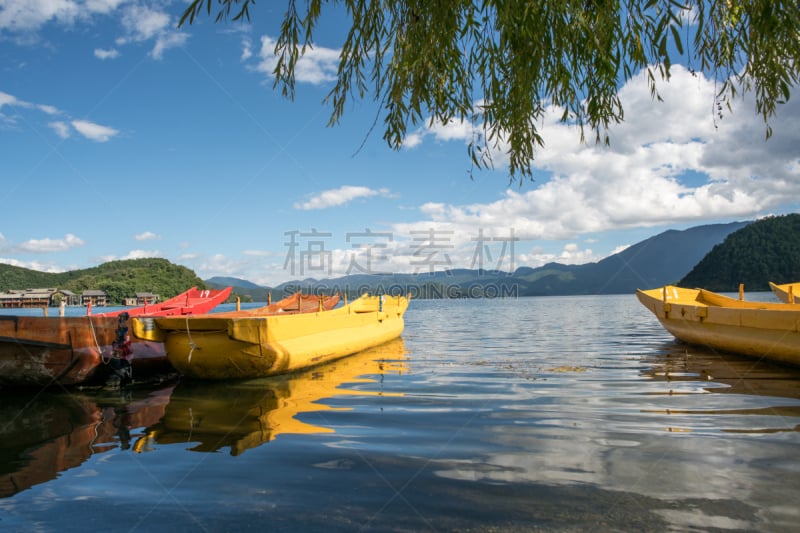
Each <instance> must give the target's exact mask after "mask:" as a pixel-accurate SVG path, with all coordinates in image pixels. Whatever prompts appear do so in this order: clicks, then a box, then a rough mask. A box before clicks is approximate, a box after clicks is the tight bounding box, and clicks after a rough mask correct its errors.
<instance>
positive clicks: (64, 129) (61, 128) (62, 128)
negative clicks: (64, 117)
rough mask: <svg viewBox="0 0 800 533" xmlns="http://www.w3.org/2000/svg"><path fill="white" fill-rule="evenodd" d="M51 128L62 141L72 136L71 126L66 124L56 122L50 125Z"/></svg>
mask: <svg viewBox="0 0 800 533" xmlns="http://www.w3.org/2000/svg"><path fill="white" fill-rule="evenodd" d="M49 126H50V128H52V130H53V131H55V132H56V135H58V136H59V137H61V138H62V139H68V138H69V136H70V129H69V125H68V124H67V123H66V122H62V121H60V120H59V121H56V122H51V123H50V124H49Z"/></svg>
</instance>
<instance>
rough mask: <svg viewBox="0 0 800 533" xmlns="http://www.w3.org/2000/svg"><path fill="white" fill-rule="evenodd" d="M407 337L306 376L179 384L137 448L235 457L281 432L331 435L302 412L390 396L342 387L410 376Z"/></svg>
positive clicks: (328, 429)
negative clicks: (337, 400) (347, 397)
mask: <svg viewBox="0 0 800 533" xmlns="http://www.w3.org/2000/svg"><path fill="white" fill-rule="evenodd" d="M405 362H406V350H405V345H404V344H403V339H402V338H398V339H395V340H393V341H390V342H388V343H386V344H382V345H380V346H376V347H374V348H370V349H368V350H364V351H362V352H359V353H357V354H354V355H352V356H350V357H345V358H343V359H338V360H336V361H333V362H331V363H328V364H324V365H320V366H317V367H314V368H310V369H308V370H305V371H303V372H298V373H295V374H287V375H281V376H273V377H267V378H259V379H252V380H247V381H237V382H201V381H188V382H182V383H180V384H179V385H178V386H177V387H176V388H175V390H174V391H173V392H172V395H171V397H170V401H169V404H168V405H167V408H166V412H165V414H164V417H163V418H162V419H161V421H160V422H159V423H158V424H156V425H155V426H153V427H151V428H149V430H148V432H147V435H146V436H145V437H142V438H140V439H139V440H138V441H137V442H136V443H135V445H134V449H135V450H136V451H148V450H149V449H151V448H153V446H154V445H156V444H176V443H182V442H185V443H191V444H193V445H194V446H193V447H192V448H190V449H191V450H193V451H201V452H214V451H217V450H219V449H221V448H225V447H229V448H230V453H231V455H239V454H241V453H243V452H244V451H245V450H248V449H250V448H255V447H256V446H259V445H261V444H263V443H265V442H269V441H271V440H273V439H275V437H277V436H278V435H280V434H281V433H332V432H333V431H334V430H333V429H332V428H329V427H323V426H317V425H313V424H309V423H306V422H302V421H300V420H298V419H297V415H298V414H300V413H309V412H319V411H326V410H332V409H335V408H333V407H330V406H328V405H325V404H324V403H320V401H321V400H323V399H325V398H331V397H333V396H337V395H342V394H357V395H361V396H364V395H374V396H385V395H387V394H391V395H393V396H395V395H402V394H400V393H384V392H381V391H377V390H372V391H368V390H364V389H361V390H353V389H349V388H346V387H343V385H346V384H350V383H371V382H376V380H375V378H373V377H365V376H383V375H386V374H402V373H404V372H406V370H407V369H406V364H405Z"/></svg>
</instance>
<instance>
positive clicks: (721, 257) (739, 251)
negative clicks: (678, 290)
mask: <svg viewBox="0 0 800 533" xmlns="http://www.w3.org/2000/svg"><path fill="white" fill-rule="evenodd" d="M798 280H800V214H791V215H783V216H775V217H768V218H764V219H761V220H758V221H756V222H753V223H752V224H750V225H748V226H747V227H745V228H742V229H741V230H739V231H737V232H735V233H732V234H730V235H729V236H728V237H727V238H726V239H725V240H724V241H723V242H722V243H720V244H718V245H717V246H714V248H713V249H712V250H711V251H710V252H709V253H708V255H706V256H705V257H704V258H703V260H702V261H700V263H698V264H697V266H696V267H694V268H693V269H692V270H691V271H690V272H689V273H688V274H687V275H686V276H685V277H684V278H683V279H681V280H680V282H679V284H680V285H681V286H684V287H702V288H704V289H708V290H712V291H721V292H731V291H737V290H738V289H739V284H740V283H743V284H744V287H745V289H746V290H750V291H768V290H769V282H770V281H774V282H775V283H790V282H794V281H798Z"/></svg>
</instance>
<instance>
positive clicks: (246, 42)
mask: <svg viewBox="0 0 800 533" xmlns="http://www.w3.org/2000/svg"><path fill="white" fill-rule="evenodd" d="M251 57H253V43H251V42H250V39H242V55H241V57H240V58H239V59H240V60H241V61H242V62H245V61H247V60H248V59H250V58H251Z"/></svg>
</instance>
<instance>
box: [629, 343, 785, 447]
mask: <svg viewBox="0 0 800 533" xmlns="http://www.w3.org/2000/svg"><path fill="white" fill-rule="evenodd" d="M643 374H644V375H646V376H649V377H651V378H652V379H654V380H656V381H663V382H666V383H668V384H669V388H668V389H667V390H666V391H665V392H663V393H661V394H667V395H669V396H680V395H685V394H696V393H698V392H704V393H715V394H713V395H710V396H709V397H708V400H707V401H706V402H705V404H706V407H705V408H703V409H680V408H677V409H669V410H667V411H664V412H667V413H668V414H670V415H678V416H680V415H688V416H695V415H701V416H705V417H713V418H714V419H717V420H721V421H722V420H726V419H730V420H731V421H733V420H734V419H735V420H737V421H739V425H738V427H730V426H728V427H725V426H721V425H720V426H718V428H719V430H720V431H723V432H726V433H776V432H784V431H800V425H798V426H792V425H787V424H786V421H787V420H791V419H792V418H795V417H800V405H798V404H797V400H800V388H798V387H797V382H798V380H800V368H797V367H793V366H788V365H781V364H778V363H774V362H771V361H767V360H757V359H753V358H752V357H745V356H740V355H737V354H731V353H725V352H718V351H716V350H712V349H708V348H703V347H700V346H691V345H687V344H683V343H680V342H675V343H669V344H668V345H667V346H665V350H664V353H663V354H661V355H659V356H658V357H657V358H656V359H655V364H654V365H653V366H652V367H651V368H649V369H647V370H646V371H644V372H643ZM716 393H720V394H722V395H725V397H726V398H727V399H716V396H717V394H716ZM729 395H739V396H740V399H739V400H737V401H733V400H731V399H730V396H729ZM720 398H721V397H720ZM648 412H653V411H648ZM720 415H721V416H720ZM726 415H736V416H731V417H728V416H726ZM740 415H753V416H748V417H741V416H740ZM748 419H749V420H750V422H749V423H747V422H746V421H747V420H748ZM676 429H677V430H680V429H679V428H670V430H671V431H673V430H676Z"/></svg>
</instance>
